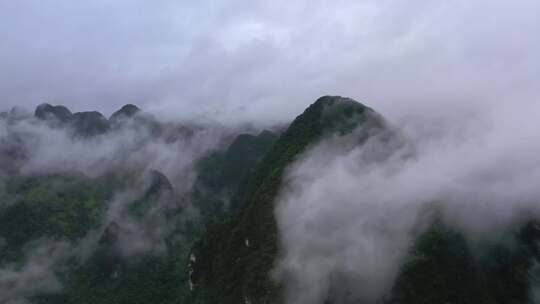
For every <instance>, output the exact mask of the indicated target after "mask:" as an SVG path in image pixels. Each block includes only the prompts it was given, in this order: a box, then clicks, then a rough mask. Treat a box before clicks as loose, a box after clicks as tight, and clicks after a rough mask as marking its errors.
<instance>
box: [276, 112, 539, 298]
mask: <svg viewBox="0 0 540 304" xmlns="http://www.w3.org/2000/svg"><path fill="white" fill-rule="evenodd" d="M455 114H456V113H452V115H451V116H452V119H450V120H447V121H445V120H437V121H434V120H433V119H431V118H430V117H423V118H422V117H415V119H414V121H409V120H403V121H399V122H394V123H393V124H391V125H388V126H387V129H390V130H391V131H390V133H392V134H391V135H389V134H388V132H389V131H388V130H386V131H381V132H380V133H379V134H376V135H373V136H372V137H371V138H370V139H369V140H368V141H367V142H366V143H364V144H363V145H358V146H354V147H353V148H348V149H347V148H345V147H351V144H350V142H351V141H354V140H355V138H356V134H357V133H358V131H357V132H353V133H352V134H350V135H347V136H344V137H334V138H330V139H327V140H324V141H323V142H321V143H319V144H317V145H316V146H314V147H312V148H311V149H310V150H309V151H308V152H306V153H305V154H304V155H303V156H302V157H300V158H299V159H298V160H297V161H296V162H295V164H294V165H292V166H291V168H290V169H289V170H288V173H287V175H286V179H285V184H286V185H287V186H285V187H284V188H283V191H282V193H281V195H280V197H279V199H278V200H277V202H276V203H277V207H276V208H277V209H276V216H277V221H278V227H279V232H280V237H281V248H282V258H281V259H280V260H279V262H278V263H277V266H276V271H275V272H276V275H277V278H278V279H280V280H282V281H284V282H285V284H286V286H287V291H288V292H287V300H288V303H300V304H302V303H324V301H325V299H326V296H327V295H328V293H331V294H333V297H337V298H340V297H342V298H341V299H343V297H346V298H347V299H349V300H351V299H353V300H363V301H367V302H369V303H374V302H375V301H377V300H380V299H381V298H382V297H384V296H385V295H387V294H388V293H389V292H390V289H391V287H392V284H393V282H394V280H395V278H396V276H397V274H398V272H399V269H400V267H401V265H402V263H403V261H404V259H405V258H406V256H407V253H408V251H409V250H410V249H411V246H412V245H413V243H414V241H415V239H416V237H418V236H419V235H420V234H421V233H422V232H423V231H425V229H426V228H427V227H428V226H429V224H431V223H432V222H433V221H434V220H435V219H436V218H439V217H440V218H441V219H442V221H443V222H444V223H445V224H446V225H448V226H449V227H451V228H453V229H456V230H457V231H460V232H462V233H463V234H464V235H465V236H466V238H467V239H468V240H469V242H470V243H471V244H475V243H481V242H497V241H500V240H501V239H502V236H503V235H504V233H505V232H508V230H509V229H511V228H512V227H513V226H512V225H515V224H520V223H524V222H525V221H526V220H531V219H534V218H538V216H539V215H540V205H539V202H540V187H538V181H539V180H540V158H539V157H538V156H539V155H540V135H539V133H538V119H537V117H538V116H539V115H540V105H538V104H536V103H526V102H523V103H521V106H517V105H501V106H498V107H496V108H492V109H490V110H488V109H486V110H485V111H484V112H477V113H475V114H476V115H463V116H462V118H461V119H455V117H456V115H455ZM362 127H363V126H362V125H360V126H359V129H362ZM381 155H385V157H384V158H383V159H380V156H381ZM374 156H378V157H374Z"/></svg>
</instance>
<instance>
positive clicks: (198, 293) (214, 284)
mask: <svg viewBox="0 0 540 304" xmlns="http://www.w3.org/2000/svg"><path fill="white" fill-rule="evenodd" d="M368 112H369V113H371V112H372V110H371V109H369V108H366V107H364V106H363V105H361V104H359V103H356V102H354V101H352V100H350V99H345V98H341V97H332V96H325V97H322V98H320V99H318V100H317V101H316V102H315V103H314V104H312V105H311V106H310V107H309V108H307V109H306V110H305V112H304V113H303V114H302V115H300V116H298V117H297V118H296V119H295V120H294V121H293V122H292V124H291V125H290V126H289V128H288V129H287V130H286V131H285V133H283V135H282V136H281V137H280V138H279V139H278V141H277V142H276V144H275V145H274V146H273V148H272V149H271V150H270V152H269V153H268V154H267V156H266V157H265V158H264V160H263V161H262V162H261V164H260V165H259V166H258V168H257V171H256V173H255V174H254V175H253V177H252V179H251V181H250V185H249V186H248V190H247V191H246V193H245V195H244V197H243V200H244V203H243V204H244V205H245V207H244V208H243V209H242V210H241V211H240V213H239V214H237V215H235V216H233V217H232V218H231V219H229V220H228V221H224V222H222V223H219V224H216V225H214V226H211V227H209V229H208V231H207V233H206V234H205V235H204V236H203V238H202V239H201V240H200V241H199V242H198V243H197V244H196V245H195V247H194V250H193V254H194V256H196V261H195V262H193V263H191V265H190V267H192V270H193V273H192V280H193V283H194V284H195V290H194V292H193V293H191V295H190V298H189V299H188V300H187V301H188V302H189V303H239V302H244V301H250V303H274V302H280V301H281V295H282V287H281V286H280V285H279V284H277V283H275V282H273V281H272V280H271V278H270V276H269V274H270V271H271V270H272V267H273V264H274V260H275V259H276V257H277V254H278V247H277V246H278V238H277V227H276V221H275V218H274V198H275V197H276V195H277V194H278V191H279V188H280V187H281V182H282V177H283V173H284V170H285V168H286V167H287V165H289V164H291V163H292V162H293V161H294V160H295V158H296V157H298V156H299V155H300V153H302V152H303V151H305V150H306V148H307V147H308V146H309V145H312V144H315V143H316V142H317V141H318V140H320V139H321V138H322V137H323V136H324V135H331V134H334V133H336V132H337V133H346V132H348V131H350V130H352V129H353V128H354V127H355V126H356V125H357V124H359V123H364V122H366V120H370V121H371V119H373V117H374V116H372V115H371V114H372V113H371V114H369V113H368ZM378 123H380V122H378Z"/></svg>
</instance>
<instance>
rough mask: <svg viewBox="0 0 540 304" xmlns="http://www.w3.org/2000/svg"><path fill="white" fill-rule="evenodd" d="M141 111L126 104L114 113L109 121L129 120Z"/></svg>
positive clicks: (134, 106)
mask: <svg viewBox="0 0 540 304" xmlns="http://www.w3.org/2000/svg"><path fill="white" fill-rule="evenodd" d="M140 111H141V109H139V107H137V106H136V105H133V104H126V105H124V106H123V107H122V108H120V110H118V111H116V112H114V113H113V114H112V115H111V117H110V118H109V119H110V120H118V119H119V118H129V117H133V116H135V115H136V114H137V113H139V112H140Z"/></svg>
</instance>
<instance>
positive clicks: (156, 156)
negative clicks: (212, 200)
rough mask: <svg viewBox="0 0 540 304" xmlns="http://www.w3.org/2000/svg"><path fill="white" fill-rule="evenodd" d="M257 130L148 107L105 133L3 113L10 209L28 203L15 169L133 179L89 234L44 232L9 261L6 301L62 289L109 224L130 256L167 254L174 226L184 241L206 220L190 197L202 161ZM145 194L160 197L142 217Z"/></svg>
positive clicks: (3, 199) (2, 177)
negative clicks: (15, 185) (170, 116)
mask: <svg viewBox="0 0 540 304" xmlns="http://www.w3.org/2000/svg"><path fill="white" fill-rule="evenodd" d="M25 113H28V112H25ZM253 130H254V129H253V128H251V129H249V130H248V129H246V127H245V126H240V125H237V126H231V125H229V126H223V125H220V124H216V123H213V124H204V125H203V124H200V122H195V121H188V120H186V121H183V122H181V123H179V122H174V123H173V122H170V121H167V120H163V119H160V118H159V117H155V116H148V114H147V113H144V112H143V113H139V114H137V115H136V116H135V117H133V118H130V119H127V118H126V119H125V120H123V121H120V123H119V125H116V126H115V125H114V124H112V127H111V129H110V130H109V131H107V132H105V133H103V134H98V135H95V136H81V135H79V134H77V133H74V132H75V130H74V129H73V128H72V126H71V125H69V124H68V125H65V126H63V125H57V124H56V122H55V121H54V120H51V119H49V120H41V119H37V118H36V117H33V116H32V115H30V114H25V115H21V116H19V115H14V114H13V113H10V114H9V115H8V116H7V117H4V118H2V119H0V143H2V145H1V146H0V211H2V212H3V211H5V210H6V209H7V208H9V207H12V206H13V204H17V203H20V202H19V200H20V197H19V196H18V194H10V193H8V191H7V189H6V185H7V182H8V181H9V179H10V178H12V177H15V176H23V177H32V176H38V177H45V178H47V177H48V176H51V177H54V176H57V175H66V176H68V177H69V176H73V177H75V178H81V177H82V178H84V179H89V180H90V181H91V182H96V180H95V179H99V178H101V177H103V176H106V175H107V174H111V173H114V174H119V175H120V176H124V178H125V180H124V181H123V182H122V183H121V187H119V188H115V189H113V191H114V193H113V195H112V197H111V198H110V200H109V201H107V202H105V204H106V206H105V210H104V212H103V214H102V215H101V218H100V219H99V223H98V225H97V227H93V228H92V229H90V230H89V231H88V232H87V234H86V235H85V236H84V237H82V238H79V239H76V240H61V239H47V238H40V239H36V240H33V241H30V242H29V243H28V244H25V245H24V247H23V248H22V251H23V255H24V258H23V259H22V260H20V261H18V262H13V263H11V262H9V263H8V262H6V263H3V264H1V265H0V294H1V296H0V301H3V302H5V301H7V303H10V304H12V303H13V304H15V303H27V302H28V301H29V299H30V298H31V297H33V296H36V295H46V294H58V293H61V292H62V291H63V290H64V281H63V280H64V276H65V272H66V270H67V269H66V263H67V262H68V261H72V260H73V259H75V260H76V261H77V263H79V264H84V263H85V262H86V261H87V260H88V258H89V257H91V256H93V255H94V254H96V252H97V251H98V250H99V249H100V248H102V247H103V246H104V245H102V243H103V239H104V238H105V237H106V235H107V231H108V230H110V231H112V230H111V229H113V230H114V229H116V228H115V227H119V228H118V230H117V231H116V230H114V232H113V233H114V237H115V238H116V240H115V242H114V244H113V245H114V250H115V252H117V253H118V254H119V256H121V258H122V259H124V260H125V261H131V259H132V258H138V257H142V256H166V255H167V254H168V253H167V245H166V238H169V237H171V233H172V232H173V231H175V234H174V235H173V237H174V239H176V240H178V239H182V238H184V237H186V236H184V235H183V231H181V230H180V231H178V229H179V227H184V226H182V225H184V224H185V223H187V222H188V221H191V222H197V221H199V220H200V219H199V214H198V209H197V208H196V207H194V206H193V204H192V202H191V199H190V191H192V187H193V183H194V181H195V179H196V178H197V169H196V166H197V163H198V161H199V160H201V158H203V157H204V156H205V155H208V154H209V153H211V152H213V151H217V150H220V149H225V147H226V146H227V145H228V144H229V143H230V142H231V140H232V139H233V138H234V135H235V134H237V133H241V132H242V131H253ZM169 182H170V184H169ZM156 183H157V184H156ZM64 186H65V185H63V183H62V182H57V183H56V184H52V187H56V188H58V189H62V187H64ZM152 187H157V188H156V189H157V190H155V191H154V192H155V193H151V192H150V191H151V190H149V189H152ZM51 190H52V189H51ZM141 199H150V200H151V202H152V203H151V204H150V205H149V206H148V207H145V208H147V210H145V212H144V214H143V215H142V216H135V215H134V214H133V210H130V208H131V209H132V205H133V203H134V202H136V201H138V200H141ZM50 203H51V204H52V203H54V202H50ZM111 227H112V228H111ZM175 229H177V230H175ZM5 246H6V242H5V240H4V239H0V250H2V249H5V248H4V247H5ZM178 258H179V259H180V258H181V257H178ZM134 261H136V259H135V260H134Z"/></svg>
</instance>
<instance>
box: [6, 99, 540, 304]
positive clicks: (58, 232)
mask: <svg viewBox="0 0 540 304" xmlns="http://www.w3.org/2000/svg"><path fill="white" fill-rule="evenodd" d="M25 113H26V112H24V111H19V110H17V111H10V112H5V113H3V114H2V115H0V124H2V125H1V126H2V128H3V129H2V130H3V133H0V302H1V303H10V304H11V303H38V304H58V303H77V304H108V303H110V304H128V303H129V304H131V303H164V304H169V303H171V304H172V303H187V304H189V303H194V304H195V303H197V304H213V303H220V304H228V303H250V304H257V303H285V301H286V299H285V296H286V293H285V291H286V288H290V287H289V286H284V285H283V284H284V283H283V282H280V281H277V280H276V279H275V277H274V276H273V270H274V269H275V267H276V262H277V261H278V260H279V258H280V253H281V251H280V246H281V245H282V244H280V243H279V242H280V235H279V233H280V231H281V230H278V226H277V220H276V215H275V211H276V209H275V208H276V202H277V200H278V199H279V195H280V193H281V192H282V190H283V189H284V187H288V186H289V185H288V184H287V181H288V180H287V179H285V174H286V173H287V172H289V171H288V170H289V169H290V168H294V167H291V166H293V165H296V164H298V163H297V161H299V160H304V159H305V157H306V156H308V155H309V154H308V153H310V152H313V151H314V148H316V147H319V146H320V145H323V146H324V144H327V145H328V144H330V145H333V147H332V150H331V151H332V153H330V155H329V159H332V158H336V159H337V158H339V157H341V156H342V155H341V154H340V153H341V152H342V151H348V150H352V149H355V148H358V147H366V146H368V145H367V144H368V143H369V142H370V141H369V140H370V139H371V138H372V136H373V135H375V134H377V135H384V136H380V137H379V138H380V139H381V141H383V142H384V141H392V140H391V139H392V138H393V137H397V136H398V135H399V133H398V131H397V130H394V129H393V127H392V126H390V125H389V124H388V123H387V122H386V121H385V120H384V118H383V117H382V116H381V115H379V114H378V113H376V112H375V111H374V110H372V109H371V108H369V107H367V106H365V105H363V104H361V103H358V102H356V101H354V100H352V99H350V98H345V97H341V96H323V97H321V98H319V99H317V100H316V101H315V102H314V103H313V104H312V105H310V106H309V107H308V108H307V109H306V110H305V111H304V112H303V113H302V114H301V115H299V116H298V117H296V119H294V121H293V122H292V123H291V124H290V125H289V126H288V128H287V129H286V130H285V131H283V132H281V133H278V132H273V131H268V130H257V131H256V132H246V129H238V130H232V131H226V132H223V130H219V131H220V132H216V130H214V129H211V128H210V127H208V126H197V125H194V124H174V123H170V122H169V123H164V122H160V121H159V120H157V119H155V118H153V117H152V116H150V115H148V114H147V113H144V111H142V110H140V109H139V108H138V107H136V106H134V105H126V106H124V107H122V108H121V109H120V110H118V111H117V112H115V113H114V114H113V115H111V117H110V118H109V119H106V118H105V117H104V116H103V115H102V114H100V113H99V112H95V111H89V112H78V113H71V111H70V110H69V109H67V108H65V107H63V106H52V105H48V104H43V105H40V106H39V107H38V108H36V110H35V113H34V117H31V116H29V115H28V114H25ZM213 132H216V134H214V133H213ZM400 139H401V137H400ZM49 140H52V142H53V143H54V145H51V144H50V143H49ZM209 142H212V144H208V143H209ZM336 143H339V144H336ZM408 144H410V143H408ZM56 145H57V146H58V147H57V146H56ZM411 145H412V144H411ZM51 146H52V147H51ZM368 147H369V146H368ZM413 150H414V149H413ZM103 151H105V152H106V153H104V152H103ZM315 151H316V150H315ZM371 152H375V154H376V157H375V159H376V161H377V162H380V163H383V162H385V161H388V158H389V156H388V155H387V153H388V151H381V150H374V151H371ZM100 153H101V154H100ZM95 154H97V157H95V156H94V155H95ZM390 154H391V153H390ZM403 157H405V159H408V158H414V157H415V155H414V153H413V152H411V153H409V154H406V155H405V156H403ZM58 160H60V161H59V162H58ZM74 164H77V165H74ZM293 203H294V202H293ZM332 203H336V202H333V201H332V198H330V199H329V200H328V204H329V205H330V206H334V205H332ZM435 205H436V204H435ZM430 206H431V205H430ZM433 209H434V211H433V215H431V214H430V216H429V217H426V218H427V219H429V221H428V220H427V221H426V222H427V223H423V226H425V227H422V229H420V232H419V233H418V235H415V239H414V242H412V243H411V246H410V248H408V251H407V252H406V256H405V258H404V260H403V263H402V264H401V267H400V268H399V271H398V273H397V277H396V279H395V282H393V283H392V286H390V287H391V288H389V290H388V293H387V294H385V295H384V296H382V297H381V298H380V299H378V301H377V303H381V304H398V303H399V304H409V303H411V304H412V303H414V304H418V303H464V304H465V303H475V304H476V303H480V304H499V303H500V304H503V303H504V304H506V303H516V304H517V303H519V304H528V303H535V301H536V300H537V299H536V298H535V297H537V296H538V291H537V290H536V289H535V288H534V287H535V286H537V284H538V265H540V249H539V246H538V244H539V242H540V224H539V223H538V222H537V221H534V220H523V221H522V222H519V223H516V224H515V225H514V227H513V228H512V230H511V231H507V232H505V233H504V235H501V236H500V238H501V240H502V241H501V242H495V243H489V244H483V243H482V244H471V243H470V241H469V239H468V238H467V236H466V235H464V234H463V233H462V232H460V231H459V230H457V229H456V228H455V227H452V226H450V225H449V223H448V222H445V221H444V220H442V219H441V218H440V215H439V214H438V211H440V210H438V209H437V208H436V207H433ZM430 212H431V209H430ZM479 220H481V219H479ZM313 224H314V229H316V226H317V223H313ZM344 225H345V223H344ZM284 233H287V231H284ZM349 254H355V253H354V252H350V253H349ZM358 254H360V253H358ZM334 262H335V263H345V262H348V261H334ZM348 263H349V264H347V265H348V267H350V268H351V271H352V273H355V271H356V272H361V271H362V269H361V268H360V266H358V269H357V270H356V269H355V267H356V266H355V265H352V264H351V263H350V262H348ZM325 279H327V280H328V281H329V284H328V286H329V288H328V290H323V291H321V293H322V294H323V299H321V300H320V302H321V303H324V304H349V303H358V301H357V299H355V298H354V297H352V296H351V297H349V296H348V295H350V294H353V293H354V291H355V290H354V289H355V288H356V287H358V289H360V287H361V286H355V285H354V284H340V283H343V282H344V281H343V278H339V277H338V279H336V278H335V277H332V276H330V277H328V278H325ZM340 279H341V281H340ZM36 282H39V284H37V283H36ZM346 283H348V282H346ZM354 283H355V284H360V283H357V282H356V281H354Z"/></svg>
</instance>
